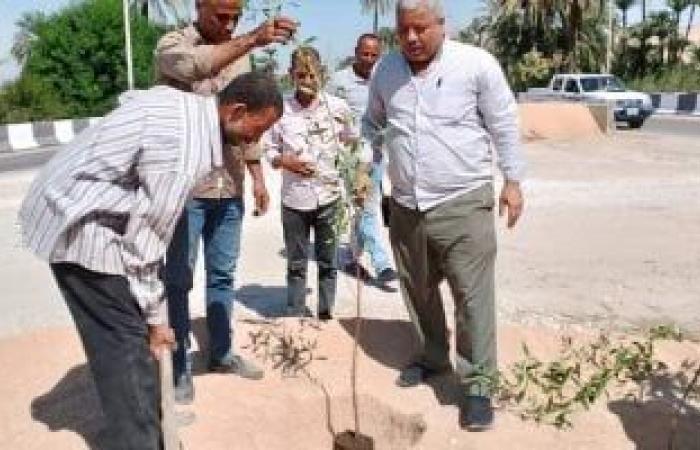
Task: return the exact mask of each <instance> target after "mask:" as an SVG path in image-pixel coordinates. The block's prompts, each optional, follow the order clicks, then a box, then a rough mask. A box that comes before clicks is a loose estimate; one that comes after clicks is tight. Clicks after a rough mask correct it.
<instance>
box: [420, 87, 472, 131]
mask: <svg viewBox="0 0 700 450" xmlns="http://www.w3.org/2000/svg"><path fill="white" fill-rule="evenodd" d="M440 83H441V82H440V79H438V81H437V84H440ZM431 91H432V92H427V93H425V94H424V96H423V103H424V104H423V106H424V108H425V113H426V115H427V116H428V117H430V118H432V119H434V120H437V121H439V122H441V123H453V122H459V121H461V119H462V118H463V117H464V116H465V114H466V113H467V108H468V102H467V95H466V90H465V89H464V88H463V87H461V86H445V85H444V84H443V85H442V86H436V87H433V88H432V89H431Z"/></svg>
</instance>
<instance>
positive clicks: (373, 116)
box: [360, 62, 387, 162]
mask: <svg viewBox="0 0 700 450" xmlns="http://www.w3.org/2000/svg"><path fill="white" fill-rule="evenodd" d="M378 64H381V62H380V63H378ZM379 69H380V68H377V70H375V72H374V75H373V76H372V79H371V81H370V83H369V94H368V98H367V109H365V113H364V114H363V115H362V119H361V124H360V140H361V145H362V160H363V161H370V162H371V161H373V159H374V153H375V152H379V151H381V148H382V144H383V134H384V129H385V128H386V124H387V119H386V109H385V108H384V101H383V99H382V96H381V93H380V87H379V82H380V78H381V76H382V75H381V72H380V70H379Z"/></svg>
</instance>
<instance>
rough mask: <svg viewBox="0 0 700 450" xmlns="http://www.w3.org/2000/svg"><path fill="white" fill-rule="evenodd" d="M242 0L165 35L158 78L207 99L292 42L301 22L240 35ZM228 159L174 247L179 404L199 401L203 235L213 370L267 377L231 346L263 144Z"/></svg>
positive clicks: (263, 201)
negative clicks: (268, 52) (194, 356)
mask: <svg viewBox="0 0 700 450" xmlns="http://www.w3.org/2000/svg"><path fill="white" fill-rule="evenodd" d="M243 3H244V2H243V1H242V0H198V1H197V3H196V7H197V21H196V22H195V23H194V24H192V25H190V26H187V27H185V28H182V29H180V30H176V31H173V32H171V33H168V34H166V35H165V36H163V38H162V39H161V40H160V42H159V43H158V46H157V48H156V52H155V53H156V67H157V72H158V80H159V82H160V83H162V84H167V85H170V86H172V87H175V88H178V89H181V90H183V91H187V92H194V93H197V94H202V95H215V94H216V93H218V92H219V91H221V90H222V89H223V88H224V87H226V86H227V85H228V83H229V82H230V81H231V80H232V79H233V78H234V77H236V76H237V75H239V74H240V73H241V72H244V71H246V62H247V55H248V53H249V52H250V51H252V50H253V49H255V48H259V47H264V46H267V45H270V44H274V43H285V42H287V41H288V40H289V39H290V38H291V36H292V35H293V33H294V31H295V30H296V23H295V22H294V21H293V20H291V19H288V18H284V17H280V18H276V19H274V20H268V21H266V22H265V23H263V24H261V25H260V26H259V27H257V28H256V29H254V30H252V31H250V32H249V33H246V34H242V35H240V36H236V37H233V36H232V33H233V32H234V30H235V28H236V26H237V25H238V22H239V20H240V18H241V15H242V10H243ZM231 150H232V151H227V152H225V153H224V154H225V155H227V156H228V158H226V160H225V161H224V164H225V166H226V170H223V169H222V170H220V171H217V172H214V173H212V174H211V175H210V176H209V177H208V178H207V179H205V180H203V181H202V182H201V183H200V184H199V185H198V186H197V187H196V188H195V190H194V193H193V198H192V199H191V200H190V201H189V202H188V203H187V205H186V206H185V210H184V212H183V214H182V216H181V217H180V220H179V221H178V224H177V227H176V229H175V234H174V236H173V240H172V242H171V244H170V247H169V248H168V252H167V256H166V267H165V286H166V294H167V296H168V312H169V317H170V325H171V326H172V328H173V330H174V331H175V338H176V342H177V350H176V351H175V353H174V354H173V375H174V383H175V401H176V402H177V403H180V404H188V403H191V402H192V401H193V399H194V387H193V383H192V364H191V360H190V358H189V355H188V348H189V341H188V336H189V333H190V314H189V304H188V303H189V301H188V296H189V291H190V290H191V289H192V284H193V283H192V280H193V271H194V267H195V261H196V257H197V253H198V246H199V240H200V237H201V238H202V241H203V243H204V257H205V267H206V314H207V318H206V321H207V329H208V331H209V342H210V351H209V356H210V360H209V361H210V362H209V368H210V370H212V371H215V372H223V373H234V374H237V375H239V376H241V377H244V378H249V379H260V378H262V376H263V372H262V370H261V369H260V368H258V367H257V366H256V365H255V364H253V363H252V362H251V361H247V360H245V359H243V358H241V357H240V356H239V355H236V354H235V353H234V351H233V346H232V337H231V335H232V329H231V313H232V309H233V300H234V281H235V280H234V276H235V271H236V262H237V260H238V254H239V249H240V237H241V224H242V219H243V214H244V212H243V178H244V172H245V169H244V166H245V167H247V168H248V172H249V173H250V176H251V179H252V187H253V196H254V198H255V211H256V212H257V213H259V214H264V213H265V211H266V210H267V207H268V203H269V197H268V193H267V189H266V187H265V182H264V179H263V174H262V169H261V166H260V156H261V155H260V150H259V147H258V146H257V145H256V144H253V145H241V146H239V147H238V148H232V149H231Z"/></svg>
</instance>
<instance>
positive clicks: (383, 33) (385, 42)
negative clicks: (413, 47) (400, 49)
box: [376, 27, 399, 51]
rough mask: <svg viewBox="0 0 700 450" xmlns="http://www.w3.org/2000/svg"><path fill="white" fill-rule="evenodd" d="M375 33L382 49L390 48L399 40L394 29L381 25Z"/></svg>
mask: <svg viewBox="0 0 700 450" xmlns="http://www.w3.org/2000/svg"><path fill="white" fill-rule="evenodd" d="M376 34H377V36H379V42H381V43H382V48H383V49H384V51H389V50H392V49H394V48H396V47H397V46H398V45H399V40H398V39H397V37H396V30H394V29H393V28H389V27H381V28H380V29H379V30H377V33H376Z"/></svg>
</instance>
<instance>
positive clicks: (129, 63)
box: [122, 0, 134, 90]
mask: <svg viewBox="0 0 700 450" xmlns="http://www.w3.org/2000/svg"><path fill="white" fill-rule="evenodd" d="M122 4H123V5H124V47H125V49H126V52H125V53H126V79H127V83H128V86H129V90H132V89H134V61H133V58H132V55H131V20H130V19H129V0H122Z"/></svg>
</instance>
